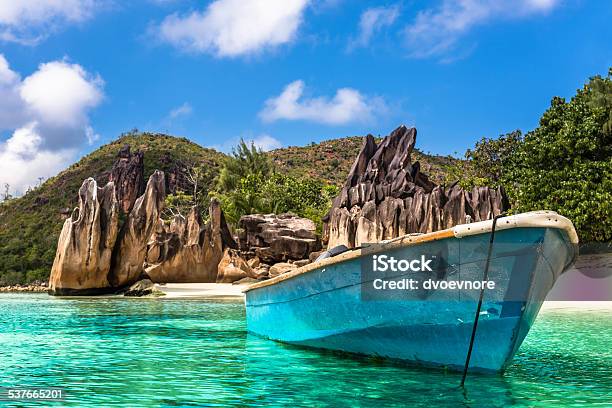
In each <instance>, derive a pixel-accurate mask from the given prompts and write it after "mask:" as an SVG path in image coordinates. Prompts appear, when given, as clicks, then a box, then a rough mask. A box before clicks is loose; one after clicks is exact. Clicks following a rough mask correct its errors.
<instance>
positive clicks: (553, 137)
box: [503, 76, 612, 241]
mask: <svg viewBox="0 0 612 408" xmlns="http://www.w3.org/2000/svg"><path fill="white" fill-rule="evenodd" d="M602 81H603V82H604V83H605V84H606V85H607V86H600V87H598V88H593V87H592V84H593V83H594V82H597V83H600V82H602ZM611 84H612V81H611V79H610V76H608V77H607V78H605V79H604V78H601V77H595V78H593V79H591V81H590V82H589V83H587V84H586V85H585V86H584V88H583V89H579V90H578V91H577V93H576V95H575V96H574V97H573V98H572V99H571V100H570V101H569V102H566V101H565V100H564V99H563V98H553V100H552V102H551V106H550V108H549V109H548V110H547V111H546V112H545V113H544V115H542V118H541V119H540V126H539V127H538V128H536V129H535V130H533V131H532V132H529V133H527V134H526V135H525V138H524V140H523V142H522V143H520V144H519V145H518V147H517V149H516V150H515V151H514V152H512V154H511V155H510V158H509V166H508V168H507V170H506V174H505V175H504V176H503V179H504V181H505V184H506V185H507V188H508V190H509V192H510V195H511V199H512V201H513V203H514V205H515V210H516V211H529V210H535V209H549V210H554V211H557V212H559V213H560V214H562V215H564V216H566V217H568V218H569V219H571V220H572V222H573V223H574V225H575V227H576V229H577V231H578V235H579V236H580V239H581V240H582V241H610V240H612V133H611V132H610V131H609V127H608V126H609V125H608V121H609V119H610V109H611V105H599V106H598V105H597V104H595V103H593V101H594V100H601V99H604V100H605V99H606V97H609V96H610V95H609V93H610V92H611V91H612V86H610V85H611ZM602 91H603V92H607V93H608V95H600V94H599V93H600V92H602Z"/></svg>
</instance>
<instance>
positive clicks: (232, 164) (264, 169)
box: [217, 139, 272, 193]
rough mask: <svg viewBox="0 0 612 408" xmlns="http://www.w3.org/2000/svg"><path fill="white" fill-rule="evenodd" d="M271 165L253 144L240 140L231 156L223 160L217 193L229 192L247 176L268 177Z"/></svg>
mask: <svg viewBox="0 0 612 408" xmlns="http://www.w3.org/2000/svg"><path fill="white" fill-rule="evenodd" d="M271 172H272V164H271V163H270V159H268V156H266V154H265V153H264V152H263V151H262V150H261V149H258V148H257V147H256V146H255V144H254V143H253V142H251V144H250V145H247V143H246V142H245V141H244V140H243V139H240V143H239V144H238V146H236V148H234V149H232V154H231V155H230V157H228V158H227V159H226V160H225V163H224V164H223V167H222V168H221V171H220V173H219V177H218V179H217V191H218V192H222V193H225V192H229V191H232V190H235V189H236V188H237V187H238V184H239V182H240V180H241V179H242V178H243V177H244V176H247V175H258V174H259V175H262V176H264V177H265V176H268V175H269V174H270V173H271Z"/></svg>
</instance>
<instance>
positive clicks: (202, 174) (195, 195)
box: [163, 164, 214, 221]
mask: <svg viewBox="0 0 612 408" xmlns="http://www.w3.org/2000/svg"><path fill="white" fill-rule="evenodd" d="M182 171H183V174H184V176H185V181H186V184H187V185H186V186H183V187H184V190H185V191H183V190H180V189H177V191H176V192H175V193H173V194H168V195H167V196H166V200H165V205H164V213H163V218H164V219H165V220H168V221H170V220H172V219H173V218H174V216H175V215H178V214H181V215H187V213H188V212H189V211H190V210H191V207H193V206H197V207H198V208H199V209H200V212H201V214H202V216H203V217H204V218H206V217H207V215H208V204H209V197H208V193H209V188H210V184H211V180H212V179H213V178H214V175H213V171H214V170H213V169H211V168H210V166H207V165H203V166H201V165H195V164H188V165H186V166H184V168H183V170H182Z"/></svg>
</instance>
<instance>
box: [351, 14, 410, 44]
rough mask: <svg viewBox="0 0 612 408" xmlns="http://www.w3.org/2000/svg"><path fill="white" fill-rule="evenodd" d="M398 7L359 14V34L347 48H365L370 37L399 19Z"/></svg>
mask: <svg viewBox="0 0 612 408" xmlns="http://www.w3.org/2000/svg"><path fill="white" fill-rule="evenodd" d="M399 13H400V9H399V6H398V5H393V6H389V7H372V8H369V9H367V10H366V11H364V12H363V13H361V18H360V19H359V34H358V36H357V38H355V39H353V40H352V41H351V42H350V43H349V48H355V47H365V46H367V45H368V44H369V43H370V40H371V39H372V36H373V35H374V34H376V33H377V32H378V31H380V30H382V29H383V28H385V27H389V26H391V25H392V24H393V23H394V22H395V20H397V18H398V17H399Z"/></svg>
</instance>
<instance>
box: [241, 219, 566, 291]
mask: <svg viewBox="0 0 612 408" xmlns="http://www.w3.org/2000/svg"><path fill="white" fill-rule="evenodd" d="M492 228H493V220H487V221H479V222H474V223H470V224H461V225H457V226H454V227H453V228H448V229H445V230H441V231H435V232H430V233H427V234H421V235H414V234H408V235H403V236H401V237H398V238H394V239H392V240H388V241H382V242H379V243H376V244H372V245H369V246H367V247H365V248H358V249H353V250H349V251H347V252H344V253H342V254H340V255H337V256H334V257H331V258H326V259H322V260H320V261H317V262H313V263H311V264H308V265H305V266H302V267H301V268H298V269H296V270H294V271H291V272H287V273H285V274H282V275H279V276H277V277H275V278H272V279H269V280H266V281H262V282H258V283H254V284H252V285H251V286H249V287H248V288H245V289H244V290H243V292H248V291H250V290H253V289H258V288H262V287H265V286H270V285H274V284H276V283H279V282H282V281H284V280H287V279H291V278H293V277H295V276H297V275H301V274H303V273H307V272H310V271H313V270H316V269H320V268H322V267H326V266H329V265H332V264H335V263H339V262H344V261H346V260H349V259H353V258H359V257H360V256H363V255H368V254H372V253H378V252H382V251H389V250H393V249H397V248H400V247H404V246H409V245H415V244H418V243H423V242H428V241H437V240H440V239H444V238H452V237H455V238H462V237H467V236H470V235H479V234H485V233H489V232H491V229H492ZM512 228H557V229H561V230H563V231H565V232H566V234H567V236H568V238H569V240H570V242H571V243H572V244H578V234H576V229H575V228H574V225H573V224H572V222H571V221H570V220H569V219H567V218H565V217H563V216H562V215H559V214H557V213H556V212H554V211H531V212H526V213H522V214H516V215H509V216H507V217H501V218H498V219H497V223H496V226H495V230H496V231H498V230H506V229H512Z"/></svg>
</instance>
